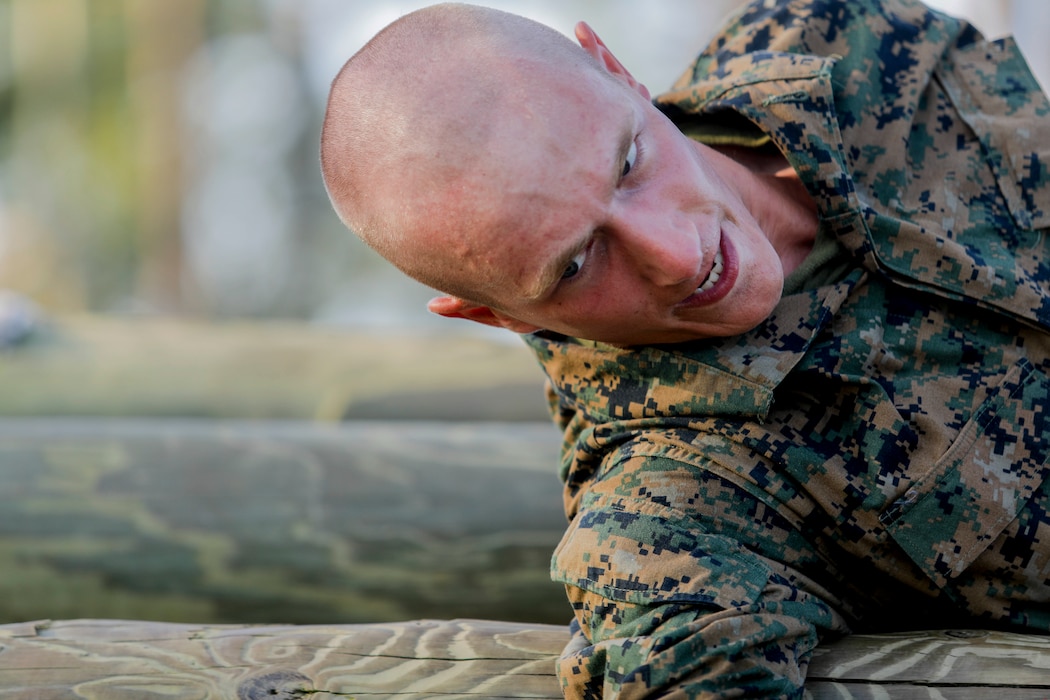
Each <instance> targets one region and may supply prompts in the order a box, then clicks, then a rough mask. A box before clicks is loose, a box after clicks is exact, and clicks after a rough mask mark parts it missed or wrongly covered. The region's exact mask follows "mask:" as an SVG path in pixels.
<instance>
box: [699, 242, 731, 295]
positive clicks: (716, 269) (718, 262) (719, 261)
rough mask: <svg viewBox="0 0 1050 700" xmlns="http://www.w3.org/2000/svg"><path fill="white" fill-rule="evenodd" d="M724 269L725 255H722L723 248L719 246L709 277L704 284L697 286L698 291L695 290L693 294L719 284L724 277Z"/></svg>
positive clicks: (700, 292)
mask: <svg viewBox="0 0 1050 700" xmlns="http://www.w3.org/2000/svg"><path fill="white" fill-rule="evenodd" d="M723 270H725V256H724V255H722V249H721V248H719V249H718V250H717V251H716V252H715V262H714V264H713V265H712V266H711V271H710V272H709V273H707V279H705V280H704V282H703V284H701V285H700V286H699V287H697V288H696V291H695V292H693V294H702V293H704V292H706V291H707V290H708V289H711V288H712V287H714V286H715V285H716V284H718V280H719V279H721V277H722V272H723Z"/></svg>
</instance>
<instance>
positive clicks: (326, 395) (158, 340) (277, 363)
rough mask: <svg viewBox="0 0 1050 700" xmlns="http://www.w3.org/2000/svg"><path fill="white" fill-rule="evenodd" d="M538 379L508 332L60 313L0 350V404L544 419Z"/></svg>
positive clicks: (216, 413)
mask: <svg viewBox="0 0 1050 700" xmlns="http://www.w3.org/2000/svg"><path fill="white" fill-rule="evenodd" d="M465 326H466V324H464V327H465ZM451 328H461V327H457V326H454V325H453V326H451ZM542 380H543V377H542V373H541V372H540V370H539V367H538V366H537V364H536V361H535V359H534V358H533V357H532V354H531V353H530V352H529V350H528V349H527V348H526V347H525V346H524V344H523V343H522V342H521V341H519V340H518V339H517V338H515V337H514V336H513V335H512V334H510V333H507V334H506V335H494V336H488V335H485V336H479V335H468V334H456V333H449V334H433V333H431V334H421V333H410V332H406V331H400V332H399V331H384V332H378V331H348V330H336V329H331V328H327V329H326V328H322V327H318V326H311V325H308V324H304V323H248V322H224V323H200V322H189V321H175V320H163V319H143V318H135V319H119V318H107V317H99V316H68V317H61V318H58V319H55V320H53V321H52V322H51V323H50V324H49V325H46V326H44V327H43V328H41V329H39V330H37V331H35V332H34V334H33V335H31V336H29V338H27V339H26V340H25V341H24V342H22V343H21V344H19V345H17V346H15V347H7V348H3V349H2V351H0V388H2V391H0V415H4V416H29V415H33V416H49V415H65V416H70V415H83V416H131V417H145V416H174V417H194V418H245V419H248V418H252V419H254V418H258V419H304V420H322V421H338V420H343V419H348V418H349V419H354V418H379V419H435V420H537V421H542V420H547V415H546V407H545V403H544V397H543V390H542V387H543V381H542Z"/></svg>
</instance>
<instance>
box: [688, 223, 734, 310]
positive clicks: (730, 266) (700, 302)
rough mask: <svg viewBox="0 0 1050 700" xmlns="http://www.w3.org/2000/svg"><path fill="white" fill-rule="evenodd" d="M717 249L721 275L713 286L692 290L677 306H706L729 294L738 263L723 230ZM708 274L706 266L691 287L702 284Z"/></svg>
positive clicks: (731, 245) (709, 271)
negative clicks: (702, 273) (720, 257)
mask: <svg viewBox="0 0 1050 700" xmlns="http://www.w3.org/2000/svg"><path fill="white" fill-rule="evenodd" d="M719 249H720V250H721V251H722V265H723V268H722V275H721V277H719V278H718V281H717V282H715V286H713V287H711V288H710V289H705V290H704V291H702V292H699V293H696V292H694V293H692V294H690V295H689V296H687V297H686V298H685V299H683V300H682V301H681V302H679V303H678V306H680V307H688V308H695V307H698V306H708V305H709V304H714V303H715V302H717V301H720V300H722V299H723V298H725V296H726V295H727V294H729V290H731V289H732V288H733V285H734V284H736V278H737V274H738V273H739V271H740V265H739V262H738V260H737V256H736V250H735V249H734V248H733V244H732V243H730V242H729V239H728V238H726V235H725V232H724V231H723V232H722V235H721V237H720V239H719ZM712 264H713V263H712ZM710 274H711V270H710V268H708V270H707V272H706V274H705V275H704V276H703V277H702V278H700V279H699V280H698V281H697V283H696V286H695V287H693V288H694V289H696V287H699V286H700V285H701V284H703V282H704V280H706V279H707V277H708V275H710Z"/></svg>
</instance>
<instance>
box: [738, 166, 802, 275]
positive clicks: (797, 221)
mask: <svg viewBox="0 0 1050 700" xmlns="http://www.w3.org/2000/svg"><path fill="white" fill-rule="evenodd" d="M717 150H718V151H719V152H721V153H722V154H723V155H724V156H726V157H728V158H729V159H730V160H732V161H733V162H734V163H735V164H736V165H737V166H738V167H737V170H738V176H739V179H738V181H737V191H738V192H740V197H741V199H742V200H743V201H744V204H745V205H746V206H747V208H748V210H749V211H750V212H751V213H752V215H753V216H754V217H755V220H756V221H758V224H759V226H761V228H762V230H763V231H764V232H765V234H766V237H767V238H769V241H770V243H772V244H773V249H774V250H776V251H777V254H778V255H779V256H780V262H781V264H782V265H783V268H784V275H785V276H786V275H788V274H790V273H791V272H792V271H794V270H795V268H797V267H798V266H799V265H801V264H802V261H803V260H805V259H806V256H807V255H809V253H810V251H812V250H813V243H814V241H816V238H817V225H818V223H817V206H816V203H815V202H814V201H813V198H812V197H810V195H809V192H807V191H806V187H805V185H803V184H802V181H801V180H800V179H799V177H798V174H797V173H796V172H795V171H794V169H792V168H791V166H790V165H788V162H787V160H786V159H785V158H784V157H783V156H782V155H781V154H780V153H779V152H776V151H775V150H758V149H753V148H742V147H736V146H729V147H721V148H718V149H717Z"/></svg>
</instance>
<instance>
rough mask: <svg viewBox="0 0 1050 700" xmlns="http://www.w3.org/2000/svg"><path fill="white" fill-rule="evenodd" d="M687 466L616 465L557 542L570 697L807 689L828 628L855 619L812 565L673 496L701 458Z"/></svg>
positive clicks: (620, 699) (563, 665) (770, 693)
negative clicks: (721, 529) (811, 577)
mask: <svg viewBox="0 0 1050 700" xmlns="http://www.w3.org/2000/svg"><path fill="white" fill-rule="evenodd" d="M632 461H633V462H634V463H635V464H636V465H637V464H638V463H642V462H644V461H645V460H644V459H641V458H635V459H634V460H628V463H631V462H632ZM650 466H651V465H650ZM680 467H681V468H680V469H678V470H675V471H676V473H675V474H668V473H667V469H668V465H667V461H666V460H665V461H664V463H663V464H661V465H660V469H661V473H660V474H655V473H654V472H653V471H652V469H651V468H650V469H646V468H645V467H644V466H643V467H642V468H641V469H640V470H635V469H630V468H628V469H626V470H614V472H615V473H616V474H617V476H614V477H609V476H608V475H606V476H605V477H604V478H603V483H602V484H600V485H599V487H598V488H597V489H596V491H595V493H597V494H599V495H598V496H597V497H595V498H593V499H588V500H590V501H591V502H590V503H586V504H584V505H583V508H582V509H581V510H580V511H579V512H578V513H577V515H576V517H575V518H574V519H573V522H572V523H571V525H570V527H569V529H568V531H567V532H566V534H565V537H564V538H563V539H562V542H561V544H560V545H559V547H558V549H557V551H556V552H555V555H554V559H553V568H552V573H553V577H554V578H555V579H556V580H558V581H560V582H562V583H563V584H565V586H566V590H567V592H568V595H569V599H570V602H571V603H572V606H573V611H574V615H575V619H574V621H573V640H572V642H571V643H570V645H569V646H568V647H567V648H566V650H565V652H564V654H563V655H562V657H561V659H560V661H559V665H558V675H559V678H560V679H561V683H562V686H563V691H564V693H565V697H566V698H581V699H582V698H604V699H605V700H614V699H616V700H626V699H627V698H650V697H653V698H655V697H659V698H679V697H681V698H704V697H718V698H733V697H748V698H785V697H788V698H791V697H801V695H802V689H803V684H804V681H805V674H806V668H807V666H808V663H809V659H810V656H811V654H812V652H813V649H814V648H815V647H816V646H817V643H818V640H819V639H820V637H821V635H822V634H824V633H829V632H832V633H843V632H846V631H848V628H847V625H846V623H845V622H844V620H843V618H842V617H841V616H840V615H839V614H838V613H837V612H836V611H835V610H834V608H832V607H831V606H830V605H829V604H828V603H827V602H826V601H825V600H824V599H823V598H822V597H821V596H820V595H819V588H818V587H816V586H813V585H810V583H809V581H808V579H806V578H805V577H804V576H801V575H800V574H796V573H795V572H793V571H792V569H791V568H790V567H788V566H786V565H784V564H782V563H779V562H777V561H774V560H772V559H768V558H766V557H763V556H760V555H758V554H756V553H755V552H754V551H752V549H749V548H748V547H745V546H744V545H743V544H741V543H740V542H739V541H737V540H736V539H734V538H732V537H727V536H725V535H723V534H719V533H717V532H712V530H713V528H711V527H705V526H704V524H703V522H704V520H705V516H704V515H703V512H704V510H705V509H706V507H698V508H697V509H696V510H690V509H683V508H678V507H672V505H669V504H671V503H672V501H673V499H668V498H667V497H665V494H666V493H667V491H666V488H667V487H668V486H669V484H671V483H672V482H679V483H682V482H688V481H689V480H690V473H691V472H693V471H694V470H695V469H696V468H695V467H692V466H689V465H680ZM640 472H641V473H642V474H644V475H645V477H654V479H653V480H654V481H655V482H657V483H656V484H655V485H654V488H653V489H652V490H650V489H648V488H647V487H646V486H644V485H642V484H644V483H645V480H644V479H643V480H639V479H637V477H638V476H639V473H640ZM689 488H690V486H688V485H686V486H684V489H678V493H679V495H684V494H685V493H686V492H687V491H688V490H689ZM612 493H616V494H618V496H616V497H610V496H611V494H612ZM689 500H690V499H689V498H688V497H686V498H685V499H684V501H683V503H684V502H688V501H689ZM694 502H695V499H694ZM673 505H681V503H678V504H673ZM697 505H698V506H700V504H699V503H698V504H697ZM716 507H718V508H734V507H741V508H744V509H747V508H749V507H750V506H748V505H746V504H744V503H742V502H739V501H738V502H736V503H723V504H720V505H717V506H716ZM772 537H773V538H774V539H775V538H776V535H772Z"/></svg>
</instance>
